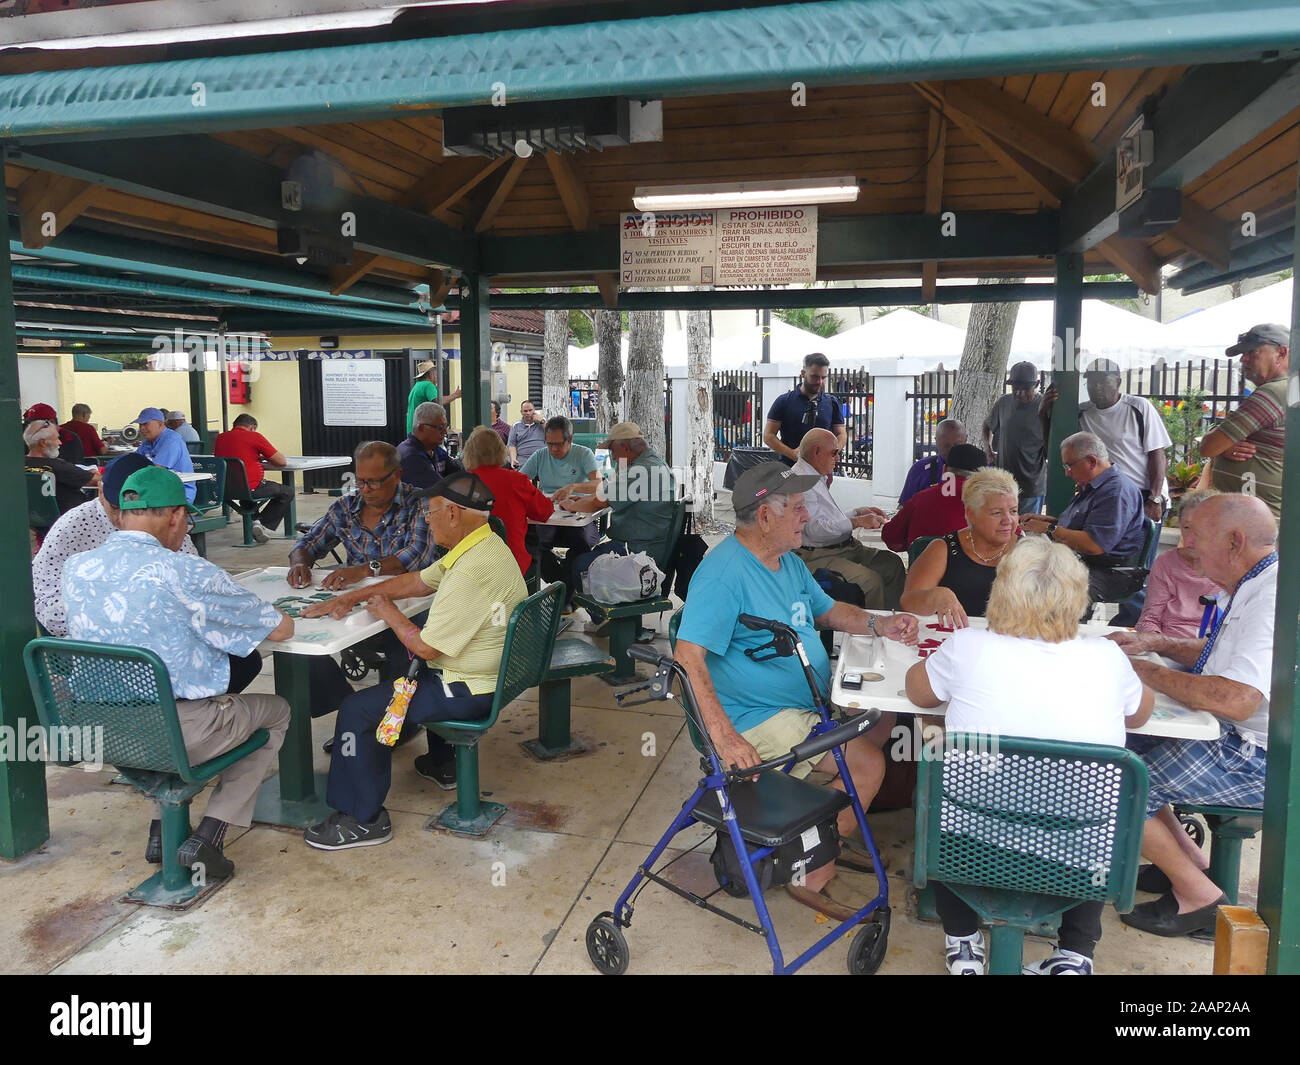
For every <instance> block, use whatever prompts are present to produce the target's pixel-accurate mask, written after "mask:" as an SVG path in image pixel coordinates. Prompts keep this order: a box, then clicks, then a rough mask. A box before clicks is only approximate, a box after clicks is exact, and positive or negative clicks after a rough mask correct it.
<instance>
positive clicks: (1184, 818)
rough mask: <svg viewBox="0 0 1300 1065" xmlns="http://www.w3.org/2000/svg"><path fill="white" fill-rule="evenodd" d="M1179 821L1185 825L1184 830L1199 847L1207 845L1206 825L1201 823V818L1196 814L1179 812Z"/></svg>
mask: <svg viewBox="0 0 1300 1065" xmlns="http://www.w3.org/2000/svg"><path fill="white" fill-rule="evenodd" d="M1178 823H1179V824H1180V825H1182V826H1183V831H1184V832H1186V833H1187V834H1188V836H1190V837H1191V840H1192V842H1193V843H1195V844H1196V845H1197V846H1198V847H1204V846H1205V826H1204V825H1203V824H1201V819H1200V818H1199V817H1197V816H1196V815H1195V814H1179V815H1178Z"/></svg>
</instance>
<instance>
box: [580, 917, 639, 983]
mask: <svg viewBox="0 0 1300 1065" xmlns="http://www.w3.org/2000/svg"><path fill="white" fill-rule="evenodd" d="M587 957H589V958H590V959H591V964H592V965H594V966H595V967H596V968H597V969H599V970H600V971H601V972H602V973H604V974H605V975H606V976H622V975H623V974H624V973H625V972H627V964H628V961H629V960H630V959H629V956H628V950H627V940H626V939H624V938H623V930H622V929H621V928H619V927H618V925H616V924H615V923H614V922H613V921H611V920H610V919H609V918H608V917H606V916H604V915H602V916H600V917H597V918H596V919H595V920H594V921H592V922H591V924H589V925H587Z"/></svg>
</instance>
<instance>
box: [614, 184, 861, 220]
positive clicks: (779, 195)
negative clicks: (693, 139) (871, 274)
mask: <svg viewBox="0 0 1300 1065" xmlns="http://www.w3.org/2000/svg"><path fill="white" fill-rule="evenodd" d="M857 198H858V182H857V179H856V178H854V177H852V176H849V177H821V178H791V179H790V180H788V181H732V182H727V183H725V184H716V185H642V186H639V187H638V188H637V190H636V192H635V193H634V194H633V196H632V202H633V203H634V204H635V205H636V209H637V210H638V211H686V210H692V209H695V210H708V209H710V208H717V207H788V206H791V205H793V204H805V203H852V202H853V201H855V200H856V199H857Z"/></svg>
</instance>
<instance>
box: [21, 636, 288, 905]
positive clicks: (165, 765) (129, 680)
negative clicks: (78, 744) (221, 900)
mask: <svg viewBox="0 0 1300 1065" xmlns="http://www.w3.org/2000/svg"><path fill="white" fill-rule="evenodd" d="M23 663H24V666H25V667H26V670H27V679H28V682H29V683H30V684H31V689H32V698H33V699H34V701H35V703H36V710H37V713H38V714H39V715H40V719H41V724H42V725H44V726H45V727H46V729H49V730H75V731H76V732H77V733H78V735H79V736H81V737H93V741H94V744H95V746H96V747H97V748H98V749H97V750H96V751H95V752H94V753H95V754H96V755H97V756H98V757H99V758H100V759H102V761H103V762H104V763H106V764H108V765H114V766H117V767H118V769H120V770H121V771H122V774H123V775H124V776H125V777H126V778H127V779H128V780H130V781H131V783H132V784H134V785H135V786H136V787H137V788H139V789H140V790H141V791H143V792H144V793H145V794H146V795H148V796H149V797H150V798H151V799H154V800H156V801H157V802H158V803H159V806H160V808H161V814H160V817H161V820H162V843H163V862H162V870H161V871H160V872H158V873H155V874H154V875H153V876H151V877H150V878H149V879H148V880H146V881H144V883H142V884H140V885H139V886H138V887H135V888H132V889H131V890H130V891H129V892H127V894H126V896H125V900H126V901H129V902H140V903H146V904H148V905H153V906H168V907H171V908H182V907H185V906H188V905H191V904H192V903H194V902H196V901H198V900H199V899H200V898H202V897H203V896H204V895H206V894H208V893H209V892H210V891H212V890H215V888H216V887H218V886H219V885H220V882H216V883H212V884H207V883H202V882H201V883H199V884H194V883H192V882H191V875H190V870H189V869H188V868H186V867H185V866H183V865H181V864H180V863H179V862H177V860H176V849H177V848H178V847H179V846H180V845H181V843H183V842H184V841H185V839H186V838H187V837H188V836H189V835H190V832H191V829H190V816H189V809H190V800H191V799H192V798H193V797H194V796H195V795H197V794H198V793H199V792H200V791H202V790H203V788H204V787H205V786H206V785H207V783H208V782H209V781H210V780H212V778H213V777H216V776H218V775H219V774H220V773H221V772H222V771H223V770H225V769H228V768H229V767H230V766H232V765H234V764H235V763H236V762H238V761H239V760H240V759H241V758H243V757H245V756H246V755H248V754H251V753H252V752H253V751H255V750H257V749H258V748H259V747H261V746H263V745H264V744H265V743H266V741H267V738H268V733H267V731H266V729H257V730H256V731H255V732H253V733H252V735H250V736H249V738H248V739H246V740H245V741H244V742H243V743H241V744H240V745H239V746H238V747H235V748H233V749H232V750H229V751H227V752H226V753H225V754H221V755H218V756H217V757H216V758H212V759H209V760H208V761H206V762H203V763H201V764H199V765H191V764H190V760H189V755H188V754H187V753H186V750H185V738H184V736H183V735H182V733H181V723H180V719H179V718H178V717H177V714H176V702H175V700H174V699H173V697H172V688H171V680H170V679H169V677H168V675H167V667H166V666H164V665H163V662H162V660H161V659H160V658H159V657H158V656H157V655H156V654H154V653H153V652H152V651H148V650H146V649H144V648H142V647H115V646H110V645H106V644H93V643H81V642H78V641H75V640H59V639H53V638H49V637H42V638H41V639H37V640H33V641H32V642H31V643H29V644H28V645H27V646H26V648H24V650H23ZM52 734H53V733H52ZM57 734H58V735H68V734H69V733H68V732H66V731H60V732H59V733H57ZM63 764H69V763H67V762H64V763H63Z"/></svg>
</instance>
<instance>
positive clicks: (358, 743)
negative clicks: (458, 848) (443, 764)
mask: <svg viewBox="0 0 1300 1065" xmlns="http://www.w3.org/2000/svg"><path fill="white" fill-rule="evenodd" d="M450 687H451V691H452V697H451V698H448V697H447V695H446V693H445V692H444V691H443V689H442V680H441V678H440V677H439V676H438V675H437V674H435V673H432V672H430V671H429V670H428V669H425V670H423V671H421V673H420V678H419V681H418V682H417V684H416V688H415V694H414V695H413V696H411V703H410V705H409V706H408V707H407V709H406V721H405V723H404V724H403V726H402V734H403V735H404V736H405V735H406V734H407V730H408V729H416V728H419V727H420V724H421V722H424V721H475V720H478V719H479V718H484V717H487V715H488V713H489V712H490V711H491V709H492V700H493V698H494V695H495V693H493V692H488V693H487V694H486V695H471V694H470V690H469V687H468V686H467V685H465V684H463V683H461V682H460V681H457V682H456V683H455V684H452V685H451V686H450ZM392 696H393V686H392V685H391V684H376V685H375V686H374V687H373V688H366V689H365V690H364V691H359V692H354V693H353V694H352V695H349V696H348V697H347V698H346V699H344V700H343V705H342V706H340V707H339V713H338V717H337V719H336V721H335V725H334V754H333V756H332V757H331V758H330V775H329V787H328V789H327V790H326V792H325V801H326V802H328V803H329V805H330V806H331V807H332V808H333V809H335V810H340V811H342V812H343V813H345V814H348V815H350V816H352V817H355V818H356V819H357V820H358V821H373V820H374V819H375V818H376V817H378V816H379V811H380V810H382V809H383V807H384V797H385V796H386V795H387V794H388V786H389V784H390V783H391V782H392V774H393V748H391V747H385V746H384V745H383V744H382V743H380V742H379V741H378V740H377V739H375V729H376V728H378V727H379V722H380V721H382V720H383V719H384V713H385V711H386V710H387V709H388V702H389V700H390V699H391V698H392ZM349 733H351V735H350V736H349V735H348V734H349ZM344 737H347V739H346V740H345V739H344ZM429 740H430V747H432V746H433V740H434V735H433V733H430V734H429ZM441 746H442V747H447V746H448V745H447V744H446V743H445V741H443V742H442V743H441ZM349 752H350V753H349ZM435 757H436V755H435Z"/></svg>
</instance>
